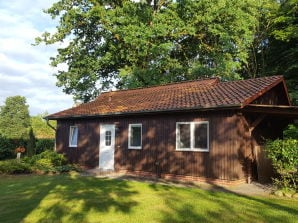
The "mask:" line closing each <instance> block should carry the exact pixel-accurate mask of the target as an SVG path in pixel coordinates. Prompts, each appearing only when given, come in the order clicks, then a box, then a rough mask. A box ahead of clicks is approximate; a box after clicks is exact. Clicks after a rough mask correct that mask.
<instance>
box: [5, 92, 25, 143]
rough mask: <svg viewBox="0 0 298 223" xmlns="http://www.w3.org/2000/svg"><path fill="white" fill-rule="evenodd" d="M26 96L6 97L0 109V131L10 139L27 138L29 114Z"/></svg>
mask: <svg viewBox="0 0 298 223" xmlns="http://www.w3.org/2000/svg"><path fill="white" fill-rule="evenodd" d="M28 107H29V106H28V105H27V104H26V98H25V97H22V96H13V97H8V98H6V100H5V105H4V106H2V107H1V110H0V133H1V134H2V135H3V136H4V137H7V138H11V139H28V133H29V132H28V131H29V127H30V116H29V110H28Z"/></svg>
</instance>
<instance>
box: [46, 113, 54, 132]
mask: <svg viewBox="0 0 298 223" xmlns="http://www.w3.org/2000/svg"><path fill="white" fill-rule="evenodd" d="M45 120H46V122H47V125H48V126H49V127H50V128H51V129H53V130H54V131H55V132H56V131H57V129H56V128H55V127H54V126H52V125H51V124H50V122H49V121H50V119H48V118H47V117H45Z"/></svg>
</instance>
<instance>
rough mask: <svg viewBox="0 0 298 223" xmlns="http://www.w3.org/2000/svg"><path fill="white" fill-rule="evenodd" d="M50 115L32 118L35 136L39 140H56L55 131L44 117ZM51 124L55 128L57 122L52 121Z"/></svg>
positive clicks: (44, 114)
mask: <svg viewBox="0 0 298 223" xmlns="http://www.w3.org/2000/svg"><path fill="white" fill-rule="evenodd" d="M46 115H48V113H47V112H45V113H43V114H39V115H35V116H32V117H31V126H32V129H33V133H34V136H35V137H36V138H37V139H54V138H55V131H54V130H53V129H52V128H50V127H49V126H48V125H47V123H46V121H45V120H44V119H43V117H44V116H46ZM50 124H51V125H52V126H53V127H55V126H56V121H52V120H51V121H50Z"/></svg>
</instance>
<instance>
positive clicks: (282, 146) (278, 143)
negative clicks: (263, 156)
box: [265, 139, 298, 191]
mask: <svg viewBox="0 0 298 223" xmlns="http://www.w3.org/2000/svg"><path fill="white" fill-rule="evenodd" d="M265 148H266V152H267V156H268V157H269V158H270V159H271V160H272V164H273V167H274V169H275V170H276V172H277V173H278V175H279V177H277V178H275V179H273V180H274V183H275V184H276V186H277V187H279V188H283V189H294V190H296V191H297V190H298V187H297V186H298V172H297V168H298V140H296V139H285V140H280V139H277V140H274V141H269V142H267V144H266V147H265Z"/></svg>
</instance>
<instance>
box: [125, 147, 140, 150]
mask: <svg viewBox="0 0 298 223" xmlns="http://www.w3.org/2000/svg"><path fill="white" fill-rule="evenodd" d="M128 149H137V150H140V149H142V147H128Z"/></svg>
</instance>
